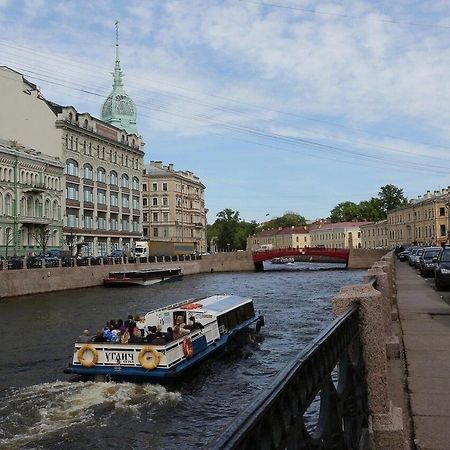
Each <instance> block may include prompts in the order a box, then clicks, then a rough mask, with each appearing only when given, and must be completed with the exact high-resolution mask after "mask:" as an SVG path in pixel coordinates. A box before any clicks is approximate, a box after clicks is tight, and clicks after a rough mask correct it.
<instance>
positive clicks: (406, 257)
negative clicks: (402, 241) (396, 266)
mask: <svg viewBox="0 0 450 450" xmlns="http://www.w3.org/2000/svg"><path fill="white" fill-rule="evenodd" d="M415 248H417V247H414V246H411V247H408V248H407V249H406V250H405V251H403V252H400V253H399V254H398V259H399V261H408V260H409V257H410V255H411V252H412V251H413V250H414V249H415Z"/></svg>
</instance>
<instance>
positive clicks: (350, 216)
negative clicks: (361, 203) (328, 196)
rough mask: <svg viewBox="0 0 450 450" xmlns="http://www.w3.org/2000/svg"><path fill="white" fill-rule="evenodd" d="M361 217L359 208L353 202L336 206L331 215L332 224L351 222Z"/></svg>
mask: <svg viewBox="0 0 450 450" xmlns="http://www.w3.org/2000/svg"><path fill="white" fill-rule="evenodd" d="M358 216H359V207H358V205H357V204H356V203H353V202H342V203H339V204H338V205H336V206H335V207H334V208H333V209H332V210H331V214H330V219H331V221H332V222H351V221H352V220H357V219H358Z"/></svg>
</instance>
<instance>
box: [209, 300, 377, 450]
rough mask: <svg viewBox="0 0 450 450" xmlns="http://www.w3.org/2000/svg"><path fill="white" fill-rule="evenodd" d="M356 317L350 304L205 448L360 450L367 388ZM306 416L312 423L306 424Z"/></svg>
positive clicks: (364, 433) (364, 430)
mask: <svg viewBox="0 0 450 450" xmlns="http://www.w3.org/2000/svg"><path fill="white" fill-rule="evenodd" d="M358 315H359V307H358V306H356V305H354V306H353V307H351V308H350V309H349V310H348V311H347V312H346V313H344V314H343V315H342V316H340V317H338V318H337V319H335V320H334V321H333V322H332V324H331V325H330V326H329V327H328V328H327V329H326V330H325V331H324V332H322V333H321V334H320V335H319V336H318V337H317V338H316V339H315V340H314V341H313V342H312V343H311V344H310V345H309V346H308V347H307V348H306V349H305V350H304V351H302V352H300V353H299V354H298V356H297V357H296V358H295V359H294V360H293V361H292V362H291V363H290V364H289V365H288V366H286V367H285V368H284V369H283V370H282V371H281V372H280V373H279V374H278V376H277V377H276V379H275V380H274V381H273V383H272V384H271V385H270V386H268V387H267V388H266V389H265V390H264V392H262V393H261V394H260V395H259V396H258V397H257V398H256V399H254V401H252V402H251V404H250V405H249V406H248V407H247V408H245V409H244V410H243V411H242V412H241V413H240V414H239V415H237V416H236V417H234V418H233V422H232V423H231V424H230V426H229V427H228V428H227V429H225V430H223V431H222V432H221V433H220V437H219V438H217V439H216V440H215V441H214V442H211V443H209V445H208V448H209V449H214V450H219V449H220V450H223V449H241V450H250V449H256V448H267V449H269V448H270V449H286V448H298V449H307V448H308V449H309V448H317V449H319V448H355V449H356V448H365V447H364V441H365V440H366V439H367V435H368V407H367V385H366V382H365V378H364V362H363V358H362V354H361V353H362V352H361V345H360V338H359V337H360V335H359V326H358V325H359V318H358ZM319 394H320V402H319V401H318V400H319V398H318V395H319ZM313 402H314V405H313ZM317 409H318V411H317ZM314 411H315V412H314ZM308 417H309V419H308ZM311 417H312V418H313V419H314V421H315V422H316V423H311V422H308V420H311ZM312 430H314V431H312ZM365 443H367V442H365ZM360 445H363V446H362V447H360Z"/></svg>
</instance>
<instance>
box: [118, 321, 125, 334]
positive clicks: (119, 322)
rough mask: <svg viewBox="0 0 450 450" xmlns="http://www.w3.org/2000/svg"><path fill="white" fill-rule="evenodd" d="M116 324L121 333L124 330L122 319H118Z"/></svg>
mask: <svg viewBox="0 0 450 450" xmlns="http://www.w3.org/2000/svg"><path fill="white" fill-rule="evenodd" d="M117 326H118V328H119V330H120V332H121V333H123V332H124V331H125V328H126V327H125V325H124V324H123V320H122V319H119V320H118V321H117Z"/></svg>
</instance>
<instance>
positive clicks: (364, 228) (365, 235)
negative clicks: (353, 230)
mask: <svg viewBox="0 0 450 450" xmlns="http://www.w3.org/2000/svg"><path fill="white" fill-rule="evenodd" d="M360 228H361V247H362V248H372V249H374V248H389V231H388V226H387V220H380V221H379V222H370V223H367V224H365V225H361V227H360Z"/></svg>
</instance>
